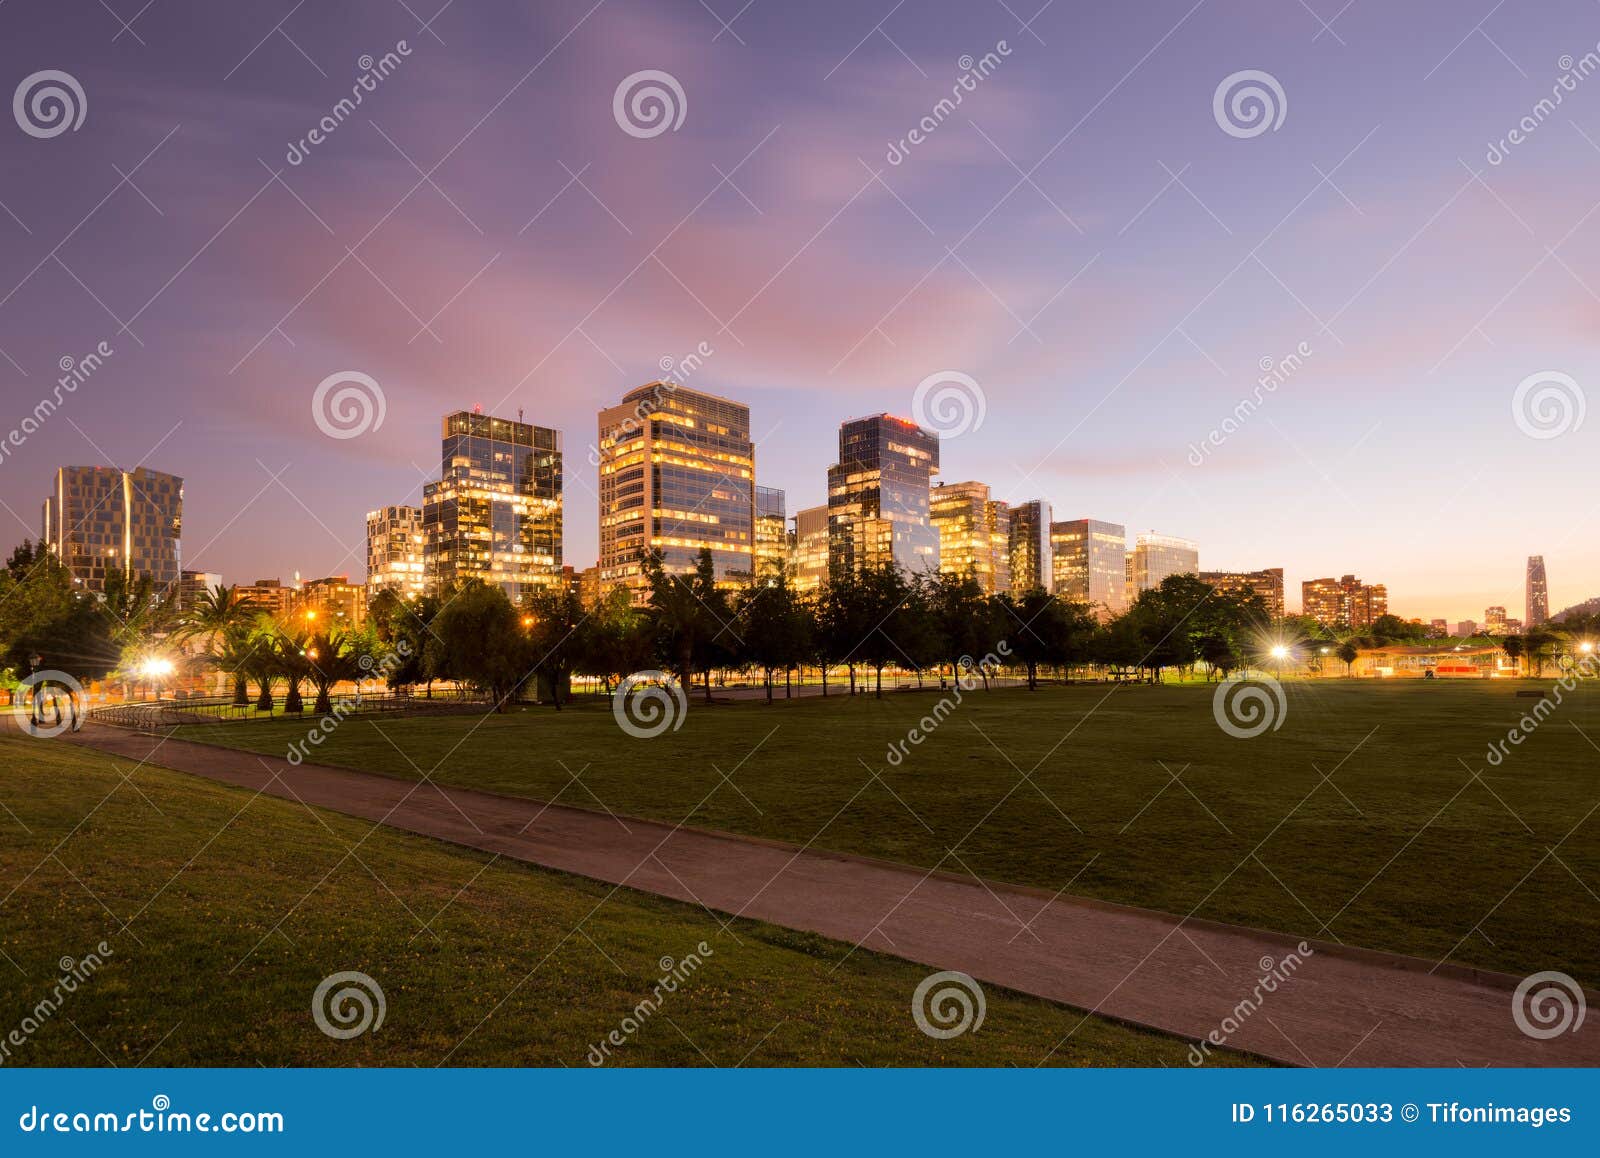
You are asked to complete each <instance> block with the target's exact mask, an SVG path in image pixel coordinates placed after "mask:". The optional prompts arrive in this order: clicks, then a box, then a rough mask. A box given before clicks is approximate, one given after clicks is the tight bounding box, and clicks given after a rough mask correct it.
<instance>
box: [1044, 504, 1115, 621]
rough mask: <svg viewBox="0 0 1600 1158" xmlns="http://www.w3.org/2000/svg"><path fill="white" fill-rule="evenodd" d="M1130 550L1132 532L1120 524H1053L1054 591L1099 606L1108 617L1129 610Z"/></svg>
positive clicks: (1089, 521)
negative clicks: (1128, 572)
mask: <svg viewBox="0 0 1600 1158" xmlns="http://www.w3.org/2000/svg"><path fill="white" fill-rule="evenodd" d="M1127 549H1128V532H1127V529H1126V528H1125V527H1123V526H1122V524H1120V523H1107V522H1104V521H1102V520H1100V519H1070V520H1068V521H1066V522H1062V523H1051V524H1050V551H1051V556H1052V580H1051V585H1052V589H1053V590H1054V592H1055V594H1057V595H1060V596H1061V597H1062V598H1064V599H1071V600H1073V601H1074V602H1077V603H1090V604H1095V605H1097V606H1099V607H1100V608H1101V613H1102V614H1104V615H1115V614H1117V613H1119V612H1121V611H1123V610H1124V609H1125V608H1126V607H1127V606H1128V598H1127V578H1126V570H1125V563H1124V556H1125V555H1126V553H1127Z"/></svg>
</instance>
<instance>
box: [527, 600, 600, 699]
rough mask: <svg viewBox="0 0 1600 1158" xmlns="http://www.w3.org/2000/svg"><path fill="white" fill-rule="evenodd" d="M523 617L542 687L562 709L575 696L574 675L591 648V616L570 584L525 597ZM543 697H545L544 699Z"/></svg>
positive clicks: (535, 670)
mask: <svg viewBox="0 0 1600 1158" xmlns="http://www.w3.org/2000/svg"><path fill="white" fill-rule="evenodd" d="M522 606H523V610H524V611H525V612H526V614H525V615H524V616H523V619H524V621H525V622H526V624H527V627H528V641H529V645H530V647H531V648H532V653H533V668H534V673H535V679H536V683H537V686H538V688H539V689H540V691H541V692H542V691H543V690H545V689H548V690H549V692H550V700H551V702H552V703H554V704H555V706H556V711H558V712H559V711H560V710H561V701H562V699H563V698H567V699H570V698H571V696H572V672H573V669H574V668H576V667H577V666H578V663H579V662H580V660H581V659H582V657H583V656H584V654H585V653H586V650H587V649H588V648H589V646H590V644H589V640H588V627H589V616H588V614H587V613H585V611H584V610H583V602H582V601H581V600H580V599H579V598H578V592H577V590H576V588H574V587H573V586H572V585H570V584H566V583H562V584H558V585H555V586H550V587H540V588H538V589H536V590H535V591H533V592H532V593H530V594H529V595H526V596H524V597H523V603H522ZM541 698H542V697H541Z"/></svg>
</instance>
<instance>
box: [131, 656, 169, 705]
mask: <svg viewBox="0 0 1600 1158" xmlns="http://www.w3.org/2000/svg"><path fill="white" fill-rule="evenodd" d="M172 672H173V665H172V661H171V660H170V659H163V658H161V657H160V656H151V657H150V658H149V659H147V660H145V661H144V662H143V663H142V664H140V665H139V674H140V675H142V676H144V677H145V678H146V679H147V680H149V681H150V682H151V683H152V684H153V685H154V686H155V690H156V699H158V700H159V699H160V698H161V680H162V679H163V678H164V677H166V676H169V675H171V674H172Z"/></svg>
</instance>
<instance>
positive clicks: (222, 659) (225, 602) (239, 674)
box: [175, 583, 256, 705]
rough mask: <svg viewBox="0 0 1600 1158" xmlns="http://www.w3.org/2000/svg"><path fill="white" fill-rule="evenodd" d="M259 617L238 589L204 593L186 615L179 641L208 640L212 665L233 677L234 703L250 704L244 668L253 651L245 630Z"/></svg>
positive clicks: (219, 588) (178, 633)
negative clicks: (201, 638)
mask: <svg viewBox="0 0 1600 1158" xmlns="http://www.w3.org/2000/svg"><path fill="white" fill-rule="evenodd" d="M255 616H256V604H255V601H254V600H253V599H250V598H249V597H247V596H242V595H240V594H239V589H238V587H224V586H223V585H222V584H221V583H218V584H217V585H216V586H215V587H212V588H209V589H207V590H205V591H202V592H201V593H200V595H199V597H198V598H196V599H195V601H194V606H193V607H190V608H187V609H185V610H184V612H183V618H182V620H181V621H180V622H179V624H178V629H177V631H176V633H175V634H176V637H177V638H178V639H179V640H180V641H184V640H189V639H196V638H200V637H205V638H206V639H207V644H206V648H205V655H206V658H207V660H208V661H209V662H210V663H211V665H212V666H213V667H215V668H217V669H218V670H220V671H225V672H227V673H228V674H229V675H231V676H232V677H233V702H234V703H235V704H241V705H242V704H247V703H249V702H250V692H249V688H248V687H247V686H246V682H245V675H244V666H245V663H246V660H247V657H248V654H249V650H250V641H249V638H248V633H247V632H246V630H245V629H246V628H247V627H248V626H249V625H250V623H251V621H252V620H254V619H255Z"/></svg>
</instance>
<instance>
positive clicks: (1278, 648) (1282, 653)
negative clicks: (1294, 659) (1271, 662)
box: [1272, 643, 1289, 659]
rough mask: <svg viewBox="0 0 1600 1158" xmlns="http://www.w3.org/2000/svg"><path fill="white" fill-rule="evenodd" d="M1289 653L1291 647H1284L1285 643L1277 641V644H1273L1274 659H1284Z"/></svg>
mask: <svg viewBox="0 0 1600 1158" xmlns="http://www.w3.org/2000/svg"><path fill="white" fill-rule="evenodd" d="M1288 654H1289V649H1288V648H1286V647H1284V646H1283V644H1281V643H1275V644H1273V645H1272V658H1273V659H1284V658H1286V657H1287V656H1288Z"/></svg>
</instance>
